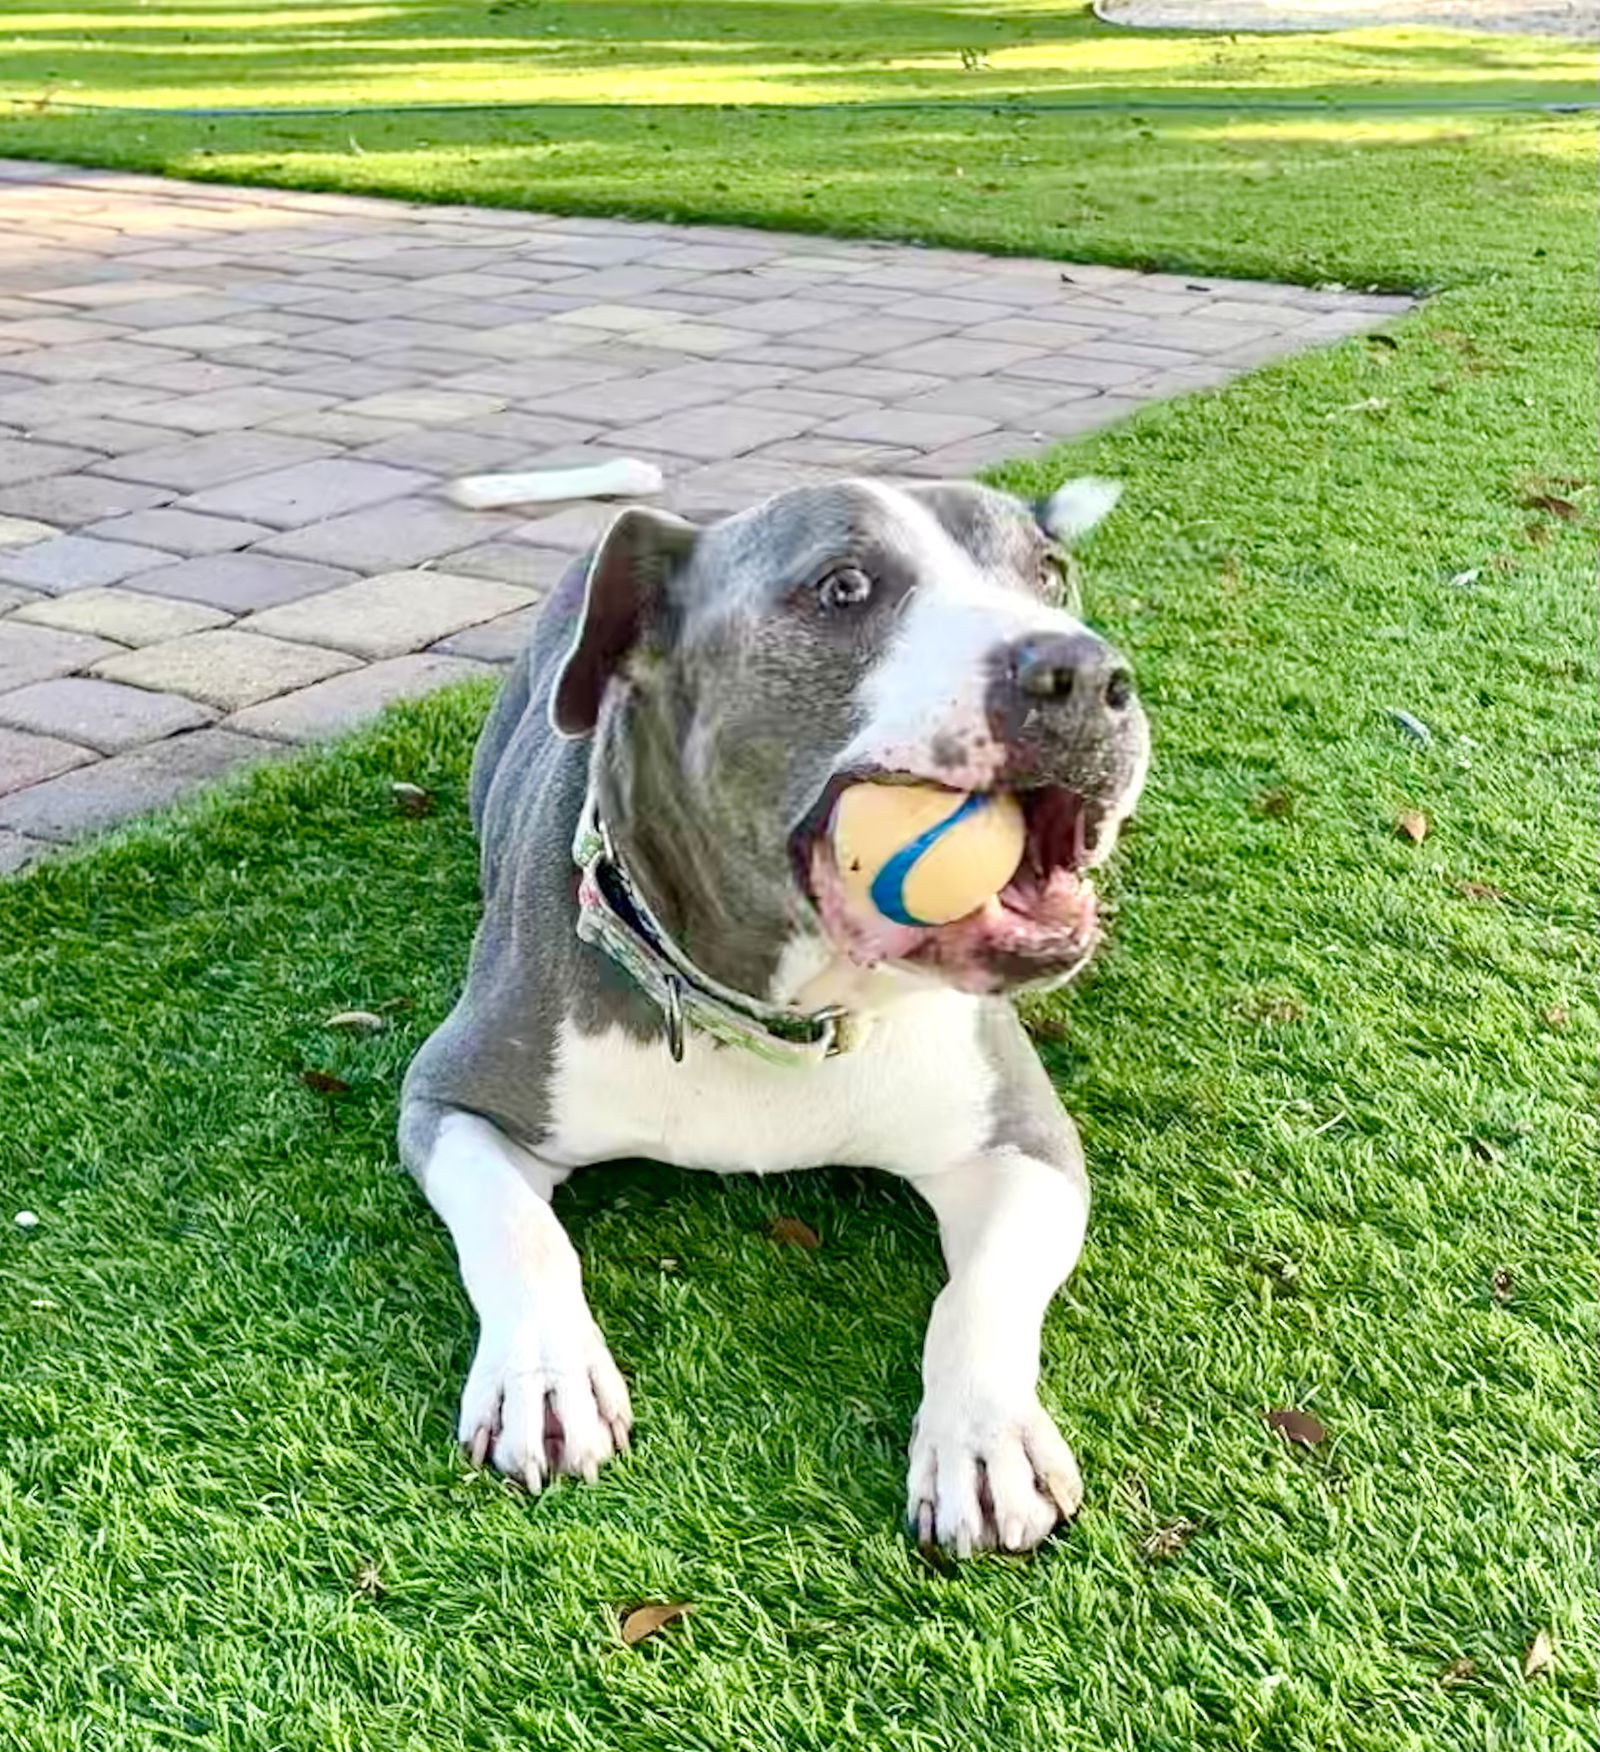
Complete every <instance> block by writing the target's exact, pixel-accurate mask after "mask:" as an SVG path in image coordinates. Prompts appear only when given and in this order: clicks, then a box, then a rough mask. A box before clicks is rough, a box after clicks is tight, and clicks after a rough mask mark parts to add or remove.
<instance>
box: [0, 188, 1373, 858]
mask: <svg viewBox="0 0 1600 1752" xmlns="http://www.w3.org/2000/svg"><path fill="white" fill-rule="evenodd" d="M1406 303H1407V300H1405V299H1402V298H1386V297H1364V296H1358V295H1351V294H1349V293H1343V292H1314V291H1306V290H1301V289H1296V288H1293V287H1285V286H1276V285H1259V284H1248V283H1243V282H1230V281H1214V280H1191V279H1187V278H1184V277H1182V276H1172V275H1162V274H1147V275H1140V274H1135V273H1132V272H1130V271H1127V270H1123V269H1115V268H1101V267H1078V266H1072V265H1070V264H1063V263H1059V262H1040V261H1025V260H1007V259H999V258H993V257H985V256H978V255H968V254H961V253H958V252H955V251H951V250H931V249H916V248H910V247H905V246H900V245H884V244H874V243H846V242H838V241H833V240H829V239H823V238H807V237H794V236H784V235H779V234H774V233H770V232H758V231H744V230H734V229H729V228H727V227H720V226H719V227H705V226H701V227H692V228H684V227H675V226H670V225H665V224H632V223H625V222H623V221H620V220H602V219H561V218H552V217H548V216H545V215H541V214H535V213H509V212H497V211H488V210H481V209H468V208H460V207H424V206H412V205H410V204H407V203H403V202H391V201H378V200H370V199H362V198H352V197H343V196H333V195H315V194H297V193H293V192H289V191H282V190H273V189H235V188H224V187H220V186H216V185H196V184H186V183H176V182H165V181H162V180H159V179H156V178H152V177H135V176H124V175H118V174H114V173H111V172H100V171H88V170H75V169H71V168H69V167H65V166H58V165H38V164H23V163H8V162H5V161H0V869H7V868H17V867H19V866H20V865H22V864H23V863H26V862H27V861H29V860H30V859H31V858H33V857H36V856H37V855H39V854H40V853H41V852H42V851H45V850H48V849H49V848H50V847H51V846H53V845H58V844H62V843H65V842H69V841H71V840H74V839H77V838H80V837H82V836H83V835H85V834H87V833H90V832H93V831H95V830H97V829H99V828H101V827H104V826H106V825H109V824H111V823H113V822H115V821H118V820H121V819H123V818H124V817H126V816H128V815H130V814H134V813H137V812H139V811H141V810H144V809H147V808H150V807H153V806H155V805H157V804H160V803H164V802H166V801H168V800H170V799H171V798H173V797H175V796H177V795H179V794H181V793H182V792H183V791H185V790H186V789H188V788H189V787H190V786H192V785H194V784H196V783H198V782H201V781H203V780H206V779H208V778H211V777H212V776H214V775H215V774H217V773H220V772H222V771H224V770H226V769H227V768H229V767H232V766H234V765H236V764H237V763H239V762H241V761H245V760H249V759H252V758H258V757H260V756H263V755H266V754H271V753H273V752H274V751H280V750H282V749H284V748H285V747H291V746H295V745H298V744H302V743H305V742H309V741H314V740H317V739H319V738H322V737H325V736H328V735H330V734H333V733H335V732H337V731H340V730H342V729H344V728H346V727H347V726H349V725H350V724H352V723H354V722H356V721H358V720H359V719H360V718H362V717H364V716H366V715H368V714H370V713H372V712H374V711H376V710H377V709H378V708H379V707H381V706H382V705H383V704H384V703H386V702H387V701H389V700H392V699H397V698H400V697H402V696H405V695H411V694H415V693H419V692H422V691H424V690H426V689H428V688H432V687H436V686H439V685H441V684H443V683H445V682H449V681H453V680H455V679H457V678H459V677H462V676H468V675H475V674H480V673H488V672H490V666H492V665H494V664H496V663H499V662H502V661H504V660H505V659H506V658H507V657H508V656H509V654H510V653H511V651H512V650H513V649H514V648H515V647H516V646H517V644H518V643H519V642H520V640H521V639H522V638H523V636H524V635H525V633H526V629H527V626H528V623H529V621H530V619H531V617H532V616H533V615H534V614H536V613H537V612H538V602H539V599H540V596H541V594H542V593H543V592H544V591H545V590H546V589H547V588H548V587H549V586H550V585H551V584H552V583H553V582H554V581H555V579H556V578H557V577H558V576H559V575H560V573H561V571H562V570H563V568H564V567H565V566H566V565H567V564H568V563H569V561H570V559H571V558H572V556H573V555H574V553H576V552H577V551H579V550H580V549H581V547H582V546H583V544H584V543H585V542H587V541H588V540H589V539H590V538H591V537H592V536H593V535H594V534H595V533H596V531H597V530H598V529H600V528H601V527H602V526H603V524H604V523H605V522H606V520H607V519H608V517H609V516H610V515H611V512H610V511H609V510H608V508H606V507H604V506H600V505H594V504H577V505H568V506H564V507H563V506H553V507H549V508H547V509H546V510H545V511H544V512H543V514H542V515H540V516H538V517H532V518H530V517H529V516H528V514H527V512H526V511H511V512H475V511H464V510H461V509H460V508H458V507H457V506H455V505H452V504H451V503H450V502H449V501H448V500H447V499H446V498H445V497H444V496H443V495H442V493H441V491H440V489H441V487H442V485H443V484H444V483H446V482H447V481H449V480H450V479H451V478H452V477H454V476H457V475H460V474H464V473H474V472H479V471H483V470H494V469H501V468H530V467H540V466H552V467H553V466H559V465H563V464H567V463H573V462H578V461H593V460H599V459H602V458H605V457H608V456H615V455H627V456H637V457H642V458H646V459H649V460H652V461H655V462H657V463H658V464H659V465H660V467H661V469H662V471H663V472H664V474H665V475H666V477H667V489H666V492H665V494H664V495H663V499H664V502H665V503H666V504H668V505H670V506H672V507H673V508H675V509H677V510H679V511H681V512H683V513H685V514H686V515H689V516H711V515H714V514H717V513H721V512H725V511H728V510H731V509H734V508H736V507H738V506H740V505H744V504H748V503H750V502H751V501H753V500H754V499H756V498H758V497H760V496H762V495H764V494H766V493H768V492H771V491H774V490H776V489H777V488H779V487H783V486H786V485H790V484H792V483H795V482H798V481H803V480H816V479H824V478H828V477H830V476H837V475H840V474H843V473H876V474H888V475H908V474H909V475H923V476H932V475H963V474H968V473H971V472H972V471H973V470H975V469H977V468H980V467H982V466H983V465H984V464H986V463H990V462H994V461H996V460H998V459H1000V458H1002V457H1009V456H1017V455H1024V454H1026V453H1028V452H1030V451H1035V450H1038V449H1040V448H1041V447H1043V446H1044V445H1046V444H1048V443H1049V442H1050V441H1051V440H1054V439H1059V438H1065V437H1069V436H1071V435H1073V434H1076V433H1081V432H1085V431H1088V430H1090V429H1091V428H1093V427H1096V426H1100V425H1103V424H1106V423H1108V422H1110V421H1112V420H1115V419H1117V418H1119V417H1121V416H1122V415H1123V414H1125V413H1127V412H1129V411H1130V410H1131V409H1133V408H1134V407H1136V406H1138V405H1139V403H1141V402H1143V401H1147V400H1150V399H1151V398H1154V397H1158V396H1170V395H1174V394H1179V393H1182V392H1184V391H1186V390H1191V389H1194V388H1197V387H1200V386H1203V385H1207V384H1215V383H1219V382H1221V381H1223V380H1224V379H1226V378H1228V377H1230V376H1232V375H1234V374H1236V373H1238V372H1240V371H1243V370H1245V369H1246V368H1248V367H1250V366H1253V365H1255V364H1258V363H1260V362H1261V361H1263V360H1267V359H1271V358H1274V357H1276V356H1278V355H1280V354H1283V353H1286V352H1290V351H1292V350H1294V349H1296V348H1300V347H1308V346H1314V345H1318V344H1321V343H1326V342H1328V341H1330V340H1333V339H1335V338H1337V337H1339V336H1343V335H1349V334H1352V333H1355V332H1358V331H1360V330H1363V329H1366V328H1369V327H1371V326H1373V325H1375V324H1377V323H1378V322H1380V321H1382V320H1383V318H1385V317H1386V316H1389V315H1392V314H1393V313H1395V312H1396V311H1398V310H1401V309H1403V308H1404V307H1405V306H1406Z"/></svg>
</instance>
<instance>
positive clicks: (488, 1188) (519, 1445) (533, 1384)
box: [418, 1110, 632, 1491]
mask: <svg viewBox="0 0 1600 1752" xmlns="http://www.w3.org/2000/svg"><path fill="white" fill-rule="evenodd" d="M418 1172H419V1178H420V1179H421V1181H422V1188H423V1191H424V1192H425V1193H426V1194H427V1197H428V1202H429V1203H430V1204H431V1205H432V1206H433V1208H434V1210H435V1211H437V1212H438V1214H439V1216H440V1217H441V1218H442V1220H443V1221H444V1224H445V1226H446V1227H447V1228H448V1229H449V1231H450V1234H451V1236H452V1237H453V1239H454V1241H455V1244H456V1255H457V1258H458V1260H459V1262H460V1266H461V1280H462V1282H463V1283H464V1284H465V1285H466V1290H467V1294H468V1296H469V1297H470V1298H471V1299H472V1305H473V1307H474V1308H475V1309H476V1311H477V1315H478V1349H477V1354H476V1355H475V1356H474V1358H473V1361H472V1369H471V1372H470V1373H469V1374H468V1376H467V1384H466V1388H465V1390H464V1391H463V1393H462V1395H461V1420H460V1425H459V1433H460V1438H461V1441H462V1443H463V1444H464V1445H465V1446H466V1448H467V1449H468V1450H469V1451H470V1453H471V1455H472V1458H473V1459H474V1460H475V1461H476V1462H478V1463H479V1464H480V1465H481V1464H482V1463H483V1462H484V1461H485V1460H492V1461H493V1462H494V1464H495V1466H496V1467H498V1468H499V1470H500V1471H502V1472H505V1473H509V1474H510V1475H511V1476H512V1477H514V1478H520V1479H521V1480H522V1481H523V1483H524V1484H526V1485H527V1487H528V1489H529V1490H530V1491H538V1490H541V1489H542V1488H543V1487H544V1486H545V1485H546V1484H548V1483H549V1482H551V1481H552V1480H553V1479H554V1478H555V1477H556V1476H557V1474H559V1473H563V1472H566V1473H571V1474H574V1475H576V1476H578V1477H582V1478H591V1479H592V1478H593V1477H594V1476H595V1475H596V1473H597V1472H598V1471H599V1469H600V1466H601V1464H602V1463H603V1462H604V1461H606V1460H609V1459H610V1458H611V1456H612V1455H613V1454H615V1453H617V1452H618V1451H619V1450H621V1449H624V1448H626V1447H627V1445H628V1431H629V1428H630V1426H631V1424H632V1412H631V1410H630V1407H629V1404H628V1389H627V1387H626V1385H625V1384H624V1382H623V1379H622V1376H621V1375H620V1374H619V1373H618V1371H617V1366H616V1364H615V1363H614V1362H613V1361H612V1360H611V1353H610V1352H609V1351H608V1350H607V1349H606V1344H605V1340H604V1339H603V1338H602V1337H601V1336H600V1329H599V1328H598V1327H597V1326H596V1325H595V1323H594V1317H593V1316H592V1315H591V1314H590V1312H589V1306H588V1303H587V1302H586V1301H585V1300H584V1295H583V1283H582V1272H581V1269H580V1267H579V1263H578V1255H577V1252H576V1250H575V1249H574V1248H573V1245H572V1242H571V1241H570V1240H569V1239H568V1238H567V1233H566V1230H564V1229H563V1228H562V1227H561V1224H560V1222H559V1221H558V1220H557V1218H556V1214H555V1212H554V1211H553V1210H552V1209H551V1208H550V1198H551V1195H552V1193H553V1192H554V1191H555V1188H556V1187H557V1185H559V1183H560V1182H561V1181H562V1180H563V1179H564V1178H565V1174H564V1173H563V1172H562V1171H561V1170H560V1169H556V1168H552V1167H550V1166H549V1165H548V1164H546V1163H544V1162H541V1161H540V1160H539V1158H538V1157H537V1156H535V1155H533V1154H532V1153H531V1152H529V1151H527V1150H524V1149H522V1148H521V1147H520V1146H519V1145H517V1144H515V1143H513V1142H512V1141H511V1139H510V1138H508V1137H507V1136H506V1135H505V1134H504V1133H503V1132H501V1131H500V1130H499V1129H498V1128H497V1127H495V1126H493V1125H491V1124H490V1123H489V1122H488V1121H487V1120H485V1119H480V1118H479V1117H478V1116H477V1115H476V1114H470V1113H460V1112H455V1111H449V1110H447V1111H446V1112H445V1113H444V1114H443V1116H442V1117H441V1118H440V1120H439V1122H438V1128H437V1131H436V1132H435V1134H434V1136H433V1140H432V1144H431V1146H430V1148H429V1149H428V1151H427V1154H426V1157H425V1158H424V1160H423V1161H422V1163H421V1164H420V1167H419V1171H418Z"/></svg>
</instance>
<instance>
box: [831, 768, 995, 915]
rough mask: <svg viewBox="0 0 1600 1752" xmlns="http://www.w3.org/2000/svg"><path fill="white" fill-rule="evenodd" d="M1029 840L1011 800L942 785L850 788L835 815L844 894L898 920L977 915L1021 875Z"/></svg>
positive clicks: (836, 856)
mask: <svg viewBox="0 0 1600 1752" xmlns="http://www.w3.org/2000/svg"><path fill="white" fill-rule="evenodd" d="M1026 842H1027V828H1026V825H1025V824H1024V822H1023V818H1022V810H1021V808H1020V807H1019V806H1018V804H1017V801H1016V799H1015V798H1014V797H1011V796H1007V795H1006V794H1004V793H989V792H978V791H974V792H964V791H949V790H946V789H945V788H944V787H943V786H942V785H920V784H918V785H895V784H861V785H851V786H850V787H849V788H848V789H847V790H845V791H844V792H842V793H841V795H840V797H839V803H838V808H837V810H836V811H835V813H834V818H833V855H834V861H835V862H836V863H837V865H838V868H839V877H840V881H841V883H842V885H843V888H844V892H845V897H846V899H847V900H849V901H851V902H852V903H853V904H854V905H855V906H856V907H858V908H859V907H862V906H866V907H871V908H872V909H873V910H874V911H876V912H879V913H881V914H882V915H883V917H884V918H886V919H890V920H892V921H893V922H894V923H895V924H897V925H947V924H949V923H950V922H951V921H952V920H953V919H960V918H965V917H966V916H967V914H968V913H970V912H976V911H977V909H978V908H979V907H981V906H982V905H983V904H984V903H985V902H986V901H987V900H989V899H990V897H991V896H993V895H996V894H998V893H999V892H1000V890H1001V889H1002V888H1004V887H1005V885H1006V884H1007V883H1008V882H1009V881H1010V880H1011V878H1012V877H1013V876H1014V875H1015V874H1016V870H1017V866H1018V864H1020V863H1021V862H1022V852H1023V847H1024V846H1025V844H1026Z"/></svg>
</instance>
